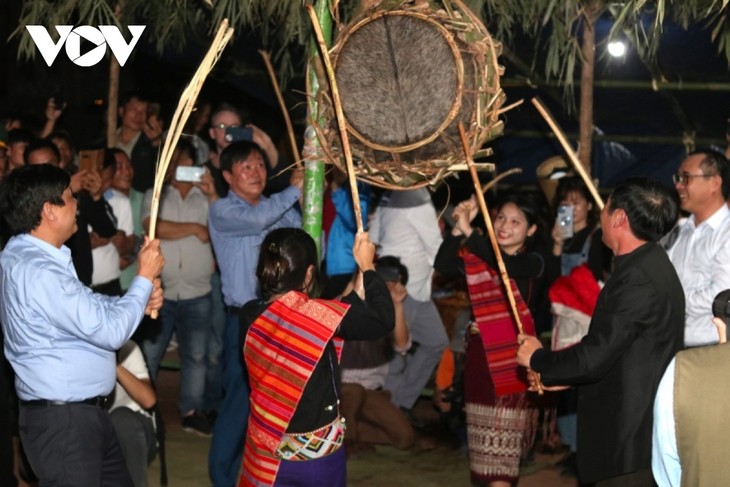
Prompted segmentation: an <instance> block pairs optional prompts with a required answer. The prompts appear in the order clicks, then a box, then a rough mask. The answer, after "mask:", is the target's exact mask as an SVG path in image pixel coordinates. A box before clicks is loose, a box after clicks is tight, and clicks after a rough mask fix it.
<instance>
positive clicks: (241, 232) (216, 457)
mask: <svg viewBox="0 0 730 487" xmlns="http://www.w3.org/2000/svg"><path fill="white" fill-rule="evenodd" d="M214 121H215V120H214ZM220 168H221V172H222V174H223V177H224V178H225V180H226V182H227V183H228V184H229V186H230V191H229V192H228V195H227V196H226V197H225V198H222V199H219V200H218V201H216V202H214V203H213V204H212V205H211V206H210V211H209V219H208V224H209V231H210V237H211V241H212V242H213V248H214V250H215V255H216V258H217V260H218V265H219V267H220V269H221V280H222V289H223V298H224V301H225V304H226V307H227V308H226V328H225V339H224V341H223V347H224V349H223V365H222V367H223V389H224V398H223V405H222V406H221V409H220V411H219V413H218V418H217V420H216V423H215V429H214V430H213V441H212V444H211V448H210V456H209V464H208V467H209V473H210V478H211V480H212V481H213V485H214V486H215V487H233V486H234V485H236V482H237V481H238V471H239V469H240V467H241V456H242V454H243V441H244V438H245V437H246V427H247V424H246V422H247V418H248V395H249V391H248V386H247V385H246V382H245V375H244V370H243V362H242V357H241V347H242V343H241V337H240V330H239V313H240V310H241V306H243V305H244V304H245V303H246V302H248V301H250V300H252V299H255V298H256V297H257V282H256V275H255V265H256V262H257V261H258V254H259V246H260V245H261V241H262V240H263V238H264V235H265V234H267V233H268V232H270V231H271V230H274V229H276V228H282V227H299V226H301V223H302V222H301V216H300V215H299V212H298V211H297V209H296V204H297V202H299V199H300V198H301V194H302V184H303V179H304V175H303V171H295V172H293V173H292V174H291V186H290V187H289V188H287V189H285V190H284V191H282V192H281V193H277V194H274V195H272V196H271V197H267V196H264V195H263V193H264V189H265V188H266V165H265V162H264V155H263V152H262V150H261V148H260V147H259V146H258V145H256V144H255V143H253V142H247V141H241V142H235V143H233V144H231V145H229V146H228V147H226V149H225V150H224V151H223V153H222V154H221V156H220Z"/></svg>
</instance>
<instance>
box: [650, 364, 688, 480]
mask: <svg viewBox="0 0 730 487" xmlns="http://www.w3.org/2000/svg"><path fill="white" fill-rule="evenodd" d="M675 361H676V359H672V361H671V362H669V366H668V367H667V370H666V371H665V372H664V376H663V377H662V380H661V382H659V388H658V389H657V391H656V398H655V399H654V432H653V435H652V448H651V450H652V451H651V470H652V473H653V474H654V480H655V481H656V483H657V485H659V487H679V485H680V484H681V483H682V465H681V464H680V463H679V453H678V452H677V435H676V429H675V423H674V364H675Z"/></svg>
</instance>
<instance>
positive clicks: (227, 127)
mask: <svg viewBox="0 0 730 487" xmlns="http://www.w3.org/2000/svg"><path fill="white" fill-rule="evenodd" d="M240 126H241V124H240V123H233V124H231V125H226V124H224V123H219V124H218V125H213V128H216V129H221V130H226V129H230V128H235V127H240Z"/></svg>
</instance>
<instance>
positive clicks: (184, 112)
mask: <svg viewBox="0 0 730 487" xmlns="http://www.w3.org/2000/svg"><path fill="white" fill-rule="evenodd" d="M232 36H233V28H232V27H228V19H224V20H223V21H222V22H221V25H220V27H219V28H218V33H217V34H216V35H215V37H214V38H213V43H212V44H211V46H210V49H209V50H208V53H207V54H206V55H205V57H204V58H203V61H202V62H201V63H200V66H198V69H197V71H196V72H195V74H194V75H193V78H192V80H190V83H189V84H188V85H187V86H186V87H185V90H184V91H183V93H182V96H181V97H180V101H179V102H178V105H177V109H175V114H174V115H173V116H172V119H171V120H170V129H169V131H168V133H167V137H166V138H165V143H164V145H163V147H162V151H161V152H160V156H159V159H158V160H157V168H156V169H155V182H154V184H153V186H152V205H151V207H150V228H149V232H148V236H149V239H150V240H153V239H154V238H155V230H156V226H157V213H158V211H159V208H160V195H161V193H162V185H163V184H164V182H165V175H166V174H167V168H168V166H169V165H170V160H171V159H172V154H173V152H174V151H175V146H176V145H177V141H178V140H179V139H180V135H181V134H182V131H183V128H184V127H185V123H186V122H187V120H188V117H189V116H190V113H191V112H192V111H193V108H194V107H195V100H196V99H197V98H198V93H200V89H201V88H202V87H203V83H204V82H205V78H206V77H207V76H208V73H210V71H211V70H212V69H213V66H215V63H216V62H218V59H219V58H220V55H221V53H222V52H223V49H224V48H225V47H226V44H227V43H228V41H229V40H230V39H231V37H232ZM150 316H151V317H152V318H157V312H156V311H153V312H152V314H151V315H150Z"/></svg>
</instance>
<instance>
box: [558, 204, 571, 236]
mask: <svg viewBox="0 0 730 487" xmlns="http://www.w3.org/2000/svg"><path fill="white" fill-rule="evenodd" d="M557 223H558V227H559V228H560V236H561V237H563V238H564V239H565V238H570V237H572V236H573V206H572V205H560V206H558V218H557Z"/></svg>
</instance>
